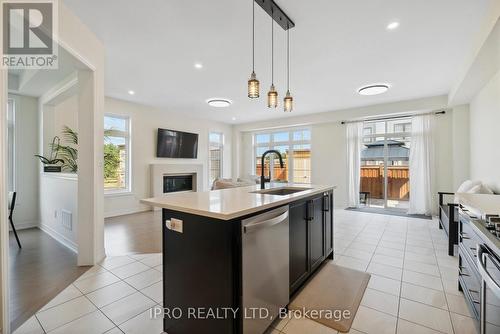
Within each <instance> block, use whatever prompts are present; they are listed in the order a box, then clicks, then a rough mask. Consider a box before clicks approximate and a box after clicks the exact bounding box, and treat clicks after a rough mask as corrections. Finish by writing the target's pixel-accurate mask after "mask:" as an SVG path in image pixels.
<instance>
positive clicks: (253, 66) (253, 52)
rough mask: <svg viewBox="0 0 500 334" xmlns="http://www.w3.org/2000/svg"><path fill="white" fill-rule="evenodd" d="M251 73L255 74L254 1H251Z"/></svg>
mask: <svg viewBox="0 0 500 334" xmlns="http://www.w3.org/2000/svg"><path fill="white" fill-rule="evenodd" d="M252 72H255V0H252Z"/></svg>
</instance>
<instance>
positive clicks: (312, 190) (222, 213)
mask: <svg viewBox="0 0 500 334" xmlns="http://www.w3.org/2000/svg"><path fill="white" fill-rule="evenodd" d="M282 187H286V188H288V187H299V188H308V189H307V190H305V191H301V192H296V193H293V194H290V195H284V196H280V195H269V194H258V193H253V191H259V190H260V185H258V184H257V185H255V186H248V187H240V188H230V189H221V190H212V191H202V192H187V193H173V194H166V195H164V196H162V197H154V198H148V199H143V200H141V203H143V204H146V205H150V206H154V207H160V208H164V209H170V210H175V211H181V212H186V213H191V214H196V215H200V216H205V217H211V218H217V219H222V220H230V219H234V218H238V217H242V216H245V215H248V214H251V213H255V212H259V211H262V210H265V209H269V208H273V207H277V206H280V205H285V204H288V203H291V202H294V201H296V200H299V199H302V198H306V197H309V196H311V195H315V194H319V193H322V192H325V191H329V190H333V189H335V188H336V187H334V186H326V185H311V184H307V185H306V184H293V183H271V184H269V183H268V184H266V189H271V188H282Z"/></svg>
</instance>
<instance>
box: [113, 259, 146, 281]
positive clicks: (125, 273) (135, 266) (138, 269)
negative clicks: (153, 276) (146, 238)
mask: <svg viewBox="0 0 500 334" xmlns="http://www.w3.org/2000/svg"><path fill="white" fill-rule="evenodd" d="M149 269H150V268H149V267H148V266H147V265H145V264H144V263H141V262H132V263H129V264H126V265H124V266H121V267H118V268H116V269H111V270H110V271H111V272H112V273H113V274H115V275H116V276H118V277H120V278H121V279H125V278H127V277H130V276H133V275H136V274H139V273H142V272H143V271H146V270H149Z"/></svg>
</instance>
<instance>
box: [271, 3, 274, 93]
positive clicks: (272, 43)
mask: <svg viewBox="0 0 500 334" xmlns="http://www.w3.org/2000/svg"><path fill="white" fill-rule="evenodd" d="M271 85H274V18H273V10H272V8H271Z"/></svg>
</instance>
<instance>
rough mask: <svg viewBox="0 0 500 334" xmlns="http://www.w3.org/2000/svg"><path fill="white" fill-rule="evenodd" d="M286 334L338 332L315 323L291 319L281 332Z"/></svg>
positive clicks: (326, 333) (302, 319) (330, 333)
mask: <svg viewBox="0 0 500 334" xmlns="http://www.w3.org/2000/svg"><path fill="white" fill-rule="evenodd" d="M282 332H283V333H286V334H304V333H307V334H337V333H338V332H337V331H336V330H334V329H331V328H330V327H326V326H324V325H322V324H320V323H318V322H316V321H313V320H309V319H306V318H295V317H293V318H292V319H291V320H290V321H289V322H288V323H287V324H286V326H285V328H284V329H283V330H282Z"/></svg>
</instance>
